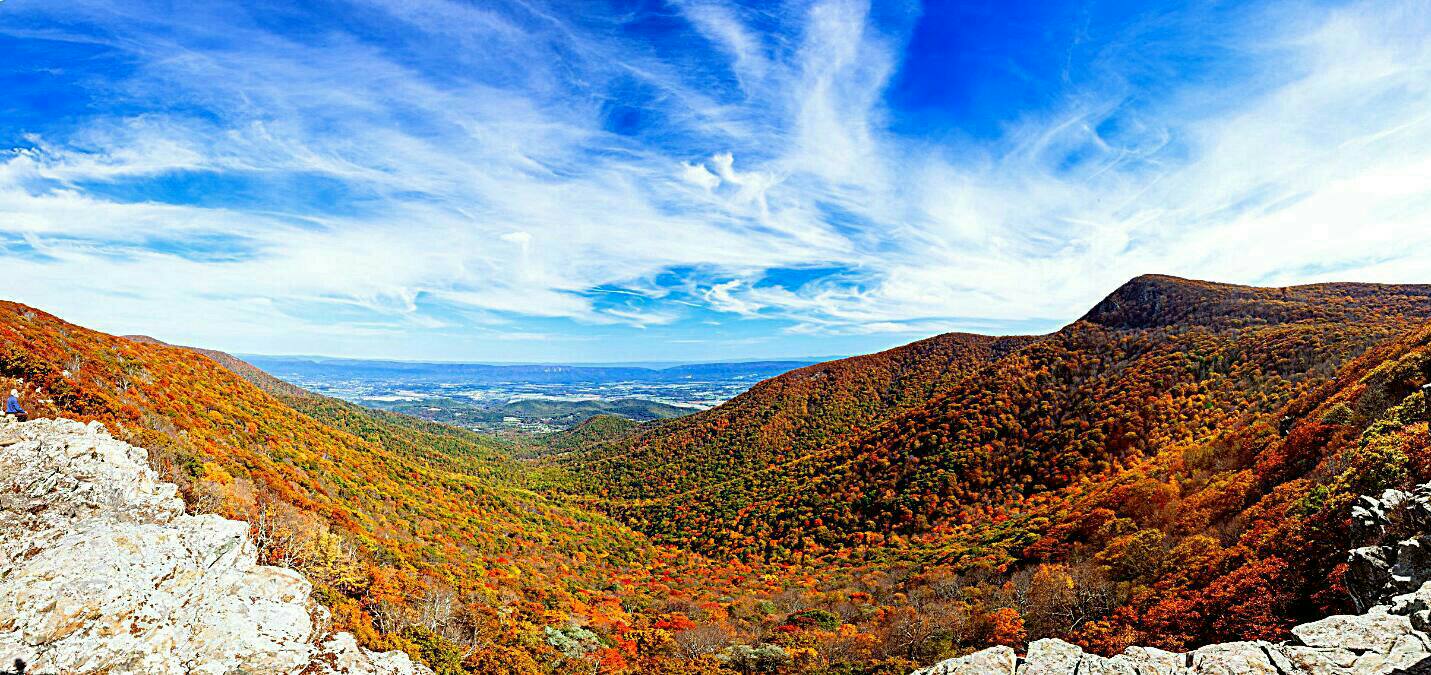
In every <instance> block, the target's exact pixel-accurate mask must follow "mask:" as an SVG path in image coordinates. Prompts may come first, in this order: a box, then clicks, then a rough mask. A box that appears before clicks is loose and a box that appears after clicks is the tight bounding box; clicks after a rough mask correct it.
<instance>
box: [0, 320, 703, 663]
mask: <svg viewBox="0 0 1431 675" xmlns="http://www.w3.org/2000/svg"><path fill="white" fill-rule="evenodd" d="M221 360H223V361H225V362H227V363H230V364H232V363H234V362H233V361H229V360H228V359H221ZM240 370H241V371H242V370H243V369H242V367H240ZM257 379H259V380H260V381H262V382H266V380H263V378H257ZM0 385H5V386H7V387H11V386H13V387H16V388H19V389H21V396H22V398H23V399H24V400H25V401H26V404H27V408H28V409H29V411H30V414H31V416H32V417H37V418H40V417H44V418H54V417H61V416H63V417H69V418H72V419H78V420H81V421H84V422H89V421H97V422H101V423H103V424H104V425H105V426H106V427H107V428H109V429H110V430H111V431H112V432H113V433H114V434H115V436H116V437H117V438H118V439H120V440H123V441H126V442H129V443H132V444H135V445H140V446H142V447H146V448H148V449H149V453H148V462H149V464H150V466H151V467H153V468H154V469H155V470H156V471H157V473H158V475H159V476H160V477H161V478H162V479H163V480H165V481H168V482H171V483H174V484H176V485H177V486H178V487H179V490H180V494H181V496H182V497H183V499H184V501H185V503H187V504H188V506H189V508H190V510H191V511H192V512H194V513H198V514H208V513H214V514H218V515H221V516H224V517H227V518H232V519H235V520H243V521H247V522H249V523H251V524H252V536H253V539H254V541H255V543H256V545H257V548H258V555H259V560H260V562H263V563H266V564H273V565H278V566H281V567H286V568H290V569H294V570H296V571H298V572H300V573H302V574H303V575H304V576H305V577H306V578H307V579H308V580H309V581H311V582H312V584H313V587H314V593H313V595H314V598H315V600H317V601H318V602H321V603H322V604H324V605H325V606H327V607H328V608H329V610H331V614H332V617H333V622H334V625H335V627H336V628H339V629H346V630H350V631H352V633H353V634H354V635H355V637H356V638H357V640H358V642H359V643H360V644H362V645H363V646H364V647H366V648H370V649H376V650H388V649H401V650H403V651H406V652H408V653H410V654H412V655H413V656H414V657H416V658H418V659H420V660H421V661H423V662H424V663H426V664H428V665H429V666H432V667H433V668H434V670H437V671H438V672H462V671H463V669H464V668H466V669H468V670H471V671H472V672H499V671H500V672H543V670H544V668H545V666H543V665H541V664H545V663H549V662H554V661H565V660H570V659H572V658H576V657H575V656H572V655H570V654H577V652H579V656H580V657H581V659H582V660H585V661H587V662H592V663H595V662H599V661H601V660H603V659H613V658H619V657H620V655H619V654H618V653H616V652H613V651H611V650H610V649H609V644H602V643H599V642H598V641H597V634H596V633H593V632H589V631H588V632H582V633H580V634H579V635H578V638H579V639H577V638H573V639H574V640H575V642H573V643H572V644H567V643H566V642H561V643H560V644H562V645H564V646H565V647H566V648H567V649H566V651H565V652H564V651H562V649H559V648H558V647H557V646H554V643H556V642H558V641H557V640H556V639H555V638H553V639H552V640H547V639H546V636H544V634H543V630H544V629H546V628H551V629H552V630H555V631H564V630H568V629H573V628H572V627H573V626H582V627H583V631H587V629H588V628H590V629H592V630H599V631H601V632H602V634H606V633H609V632H610V631H611V630H612V626H613V625H616V623H615V622H619V621H627V622H629V621H632V619H630V618H629V615H628V614H627V613H626V612H624V611H622V610H620V607H619V604H617V603H618V602H619V600H627V601H631V602H636V603H645V604H656V603H657V602H658V598H660V597H664V592H657V591H652V590H649V589H648V588H647V587H645V586H642V585H641V583H642V581H643V580H644V579H647V578H649V577H650V575H651V571H650V568H651V567H652V566H656V565H664V566H665V567H666V568H667V569H665V570H663V572H662V574H663V575H668V574H670V573H671V571H672V570H678V569H680V568H679V567H677V566H675V565H674V563H670V564H667V563H666V559H667V558H669V557H671V556H668V555H667V554H664V553H662V552H660V551H656V550H653V549H652V548H651V547H650V545H649V544H648V543H647V542H646V541H645V539H644V538H643V537H642V536H641V535H639V534H637V533H634V532H632V531H630V530H628V529H626V528H625V527H623V526H620V525H619V524H617V523H615V522H613V521H611V520H610V519H608V518H606V517H604V516H601V515H598V514H594V513H591V512H589V511H585V510H583V509H580V508H576V507H573V506H570V505H567V504H565V503H563V502H562V501H561V500H557V499H552V498H549V497H545V496H543V495H540V494H537V493H535V492H533V491H532V490H531V489H530V487H529V483H530V479H529V478H528V476H527V473H526V471H525V469H524V467H522V466H521V465H520V464H519V463H517V462H516V461H514V460H512V459H511V458H510V456H509V455H508V454H507V448H506V447H505V446H503V445H501V444H499V443H497V442H495V441H492V440H489V439H485V438H482V437H478V436H476V435H475V434H472V433H469V432H465V431H462V430H459V429H454V428H451V427H445V426H442V425H437V424H432V423H428V422H423V421H421V420H416V419H412V418H409V417H404V416H401V415H397V414H393V413H383V412H380V411H372V410H368V409H365V408H361V407H359V406H355V405H351V404H347V403H344V402H342V401H337V400H334V399H328V398H324V397H319V396H314V395H311V394H308V393H306V392H301V393H300V394H299V395H292V396H288V395H284V394H282V393H281V392H282V391H287V390H288V389H287V388H286V387H272V388H273V389H275V390H277V391H279V392H280V394H279V395H277V396H275V395H274V394H271V393H268V392H267V391H264V390H263V389H260V388H259V387H258V386H255V385H254V384H253V383H251V382H249V381H248V380H246V379H244V378H241V377H239V376H237V375H235V374H234V373H232V372H230V371H229V370H228V369H226V368H225V367H223V366H221V365H220V363H219V362H217V361H215V360H213V359H211V358H210V357H209V356H206V355H204V354H201V353H198V352H195V351H193V350H189V349H184V348H178V347H170V346H166V345H162V344H157V343H154V342H151V341H135V340H129V339H124V338H119V337H115V336H110V335H105V334H103V333H98V332H95V331H91V330H88V329H85V328H82V327H79V326H75V325H73V324H68V323H65V322H63V321H61V320H60V319H58V318H56V317H54V316H52V315H49V314H46V313H44V312H42V311H39V310H36V309H33V308H29V307H25V306H23V305H18V304H15V303H8V302H7V303H0ZM699 564H700V563H699V561H697V562H696V563H693V564H692V565H693V566H694V567H695V568H696V569H700V568H699ZM693 576H696V577H705V578H713V577H716V575H710V574H705V575H702V574H693ZM615 579H622V580H626V582H625V583H626V584H628V585H629V586H628V587H626V588H624V589H623V590H622V591H621V592H620V593H619V594H618V593H617V591H616V587H613V580H615ZM698 588H699V584H696V585H693V586H692V589H693V590H696V589H698ZM718 592H725V590H724V588H723V589H721V590H719V591H716V590H712V591H710V592H709V593H708V594H707V593H703V594H702V597H705V596H706V595H710V596H714V595H715V594H716V593H718ZM643 598H644V599H643ZM618 599H619V600H618ZM651 620H652V621H654V619H651ZM647 623H649V621H648V622H647ZM561 634H562V635H565V633H561ZM462 636H466V637H462ZM459 639H460V640H464V642H462V643H460V644H461V646H459V643H458V642H457V640H459ZM474 640H480V644H481V645H482V649H480V650H473V649H472V645H474V644H479V642H474ZM573 645H575V646H573ZM568 652H570V654H568Z"/></svg>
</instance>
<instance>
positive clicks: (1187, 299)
mask: <svg viewBox="0 0 1431 675" xmlns="http://www.w3.org/2000/svg"><path fill="white" fill-rule="evenodd" d="M1257 290H1260V289H1255V288H1252V287H1250V286H1235V285H1232V284H1218V283H1212V282H1208V281H1197V280H1193V279H1184V278H1182V277H1174V276H1168V275H1165V274H1144V275H1142V276H1138V277H1134V278H1133V279H1130V280H1129V281H1128V282H1127V283H1125V284H1123V285H1122V286H1119V287H1118V289H1117V290H1115V291H1113V292H1112V293H1110V294H1109V295H1108V297H1106V298H1104V299H1103V301H1102V302H1099V303H1098V304H1097V305H1094V306H1093V309H1091V310H1089V311H1088V313H1087V314H1085V315H1083V318H1082V320H1083V321H1088V322H1091V323H1096V324H1099V325H1102V326H1107V327H1109V328H1152V327H1156V326H1165V325H1169V324H1172V323H1177V322H1178V321H1181V320H1183V319H1186V318H1187V317H1188V316H1189V315H1191V314H1192V313H1194V312H1195V311H1196V310H1197V309H1198V308H1199V307H1203V306H1206V305H1208V304H1210V303H1214V302H1217V301H1219V300H1224V299H1227V298H1230V297H1235V296H1238V295H1243V294H1247V293H1249V292H1254V291H1257Z"/></svg>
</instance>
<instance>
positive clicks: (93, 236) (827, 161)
mask: <svg viewBox="0 0 1431 675" xmlns="http://www.w3.org/2000/svg"><path fill="white" fill-rule="evenodd" d="M564 9H566V10H567V11H565V12H563V11H559V10H558V9H556V8H544V7H541V6H539V5H537V4H526V3H523V4H515V5H512V6H496V5H493V6H485V5H484V6H478V5H472V4H468V3H464V2H458V1H456V0H415V1H414V2H404V3H376V2H355V3H353V5H352V6H351V7H350V8H348V11H347V12H346V14H347V16H348V19H347V20H345V21H341V22H340V21H332V20H330V19H331V17H324V16H317V15H313V14H309V13H307V12H306V11H305V10H294V9H288V8H284V7H280V6H269V5H267V4H264V3H246V4H238V3H234V4H228V3H213V4H209V3H205V4H204V6H202V7H193V8H189V7H186V8H184V9H182V10H180V11H158V9H157V8H155V7H149V6H146V5H145V3H142V2H138V3H117V2H105V1H98V0H95V1H90V2H76V3H66V6H65V7H63V8H60V7H57V6H54V5H49V4H45V3H21V2H13V3H5V5H3V6H0V14H4V15H5V20H4V21H3V22H0V38H3V39H5V40H8V41H12V42H14V43H17V44H18V43H22V42H23V43H42V44H47V45H54V46H55V47H54V48H55V49H56V50H58V51H60V52H63V51H64V50H65V49H68V48H73V49H78V48H79V47H77V46H78V45H84V46H85V47H84V48H85V49H91V50H98V51H99V52H101V53H103V54H105V55H107V59H108V60H106V61H105V63H106V64H108V65H106V66H105V68H106V70H105V71H104V72H95V73H74V72H70V73H69V74H68V75H67V76H66V77H67V78H68V79H66V80H64V81H65V82H66V83H67V85H68V86H71V87H73V88H74V89H75V91H77V92H79V93H78V94H77V96H78V97H79V98H78V99H77V100H76V101H73V102H71V103H72V104H71V106H70V108H69V109H67V110H65V111H63V112H64V117H63V122H64V123H60V122H58V121H56V122H53V123H49V122H46V123H38V122H37V123H35V124H34V125H33V126H34V127H35V128H29V125H25V124H19V123H13V124H15V126H13V127H12V128H8V129H5V131H6V133H7V135H8V136H9V137H12V138H15V139H18V140H17V143H16V144H17V148H16V149H15V150H13V151H11V152H9V153H8V154H7V155H5V156H4V157H3V159H0V220H3V222H4V230H5V234H3V235H0V259H3V266H4V269H5V270H6V275H7V277H8V284H7V285H8V287H9V290H8V292H7V293H6V294H7V295H12V296H14V297H17V298H18V299H21V300H24V301H28V302H32V303H35V304H39V305H42V306H45V307H47V308H50V309H54V310H56V311H61V312H62V313H65V314H66V315H67V316H69V317H73V318H74V319H76V320H80V321H86V322H90V323H94V324H96V325H100V326H105V327H112V328H113V329H115V330H124V331H134V330H141V329H143V330H150V331H154V332H165V331H167V333H166V335H168V336H172V337H174V338H176V339H177V338H183V339H185V340H188V341H195V342H200V341H201V342H205V343H208V344H215V345H219V346H225V345H232V346H233V347H234V348H236V349H242V350H246V351H305V352H313V351H329V352H347V353H375V352H381V353H387V354H390V355H396V356H424V355H428V354H424V353H419V352H416V351H414V350H433V349H436V350H439V351H441V352H442V353H441V354H440V355H442V356H452V355H457V354H461V355H469V356H476V355H479V354H480V353H481V350H480V349H474V350H471V351H464V347H463V346H462V337H461V336H463V335H468V336H476V337H477V338H479V339H487V338H485V337H482V336H483V335H487V334H488V333H487V331H490V330H492V329H493V328H494V327H500V330H502V331H504V332H507V333H510V334H514V335H515V334H524V335H531V336H540V335H550V334H553V333H554V332H555V331H554V329H557V330H564V331H568V332H577V333H579V332H582V331H587V330H605V329H606V327H622V326H625V327H630V328H636V329H638V330H637V331H636V333H635V334H640V333H644V334H646V335H647V337H638V338H636V339H647V340H665V341H673V340H678V339H691V334H695V333H699V332H700V331H702V330H704V329H705V327H706V324H707V322H710V321H712V320H713V319H714V320H717V321H736V322H739V321H752V320H760V321H764V320H773V321H776V322H779V325H781V326H783V327H784V329H785V331H786V332H787V333H788V334H791V335H803V336H807V337H808V336H821V335H851V334H880V333H888V334H900V335H914V334H919V333H928V332H937V331H939V330H943V329H961V328H962V329H974V330H986V331H987V330H994V331H998V330H1001V329H1005V330H1012V329H1018V328H1022V327H1025V326H1027V325H1029V324H1028V321H1029V320H1035V321H1037V320H1045V321H1047V322H1048V323H1049V324H1052V323H1055V322H1057V321H1059V320H1067V319H1070V318H1072V317H1074V316H1076V315H1077V314H1079V313H1080V312H1081V311H1082V310H1083V309H1085V308H1086V307H1087V306H1088V305H1089V304H1091V303H1092V302H1094V301H1096V299H1097V298H1098V297H1099V296H1100V295H1101V294H1103V293H1105V292H1107V291H1108V290H1109V289H1111V288H1112V287H1113V286H1116V285H1117V284H1118V283H1120V282H1121V281H1123V280H1125V279H1126V278H1128V277H1130V276H1133V275H1135V274H1139V273H1144V272H1166V273H1173V274H1183V275H1186V276H1193V277H1201V278H1214V279H1220V280H1228V281H1240V282H1254V283H1290V282H1299V281H1315V280H1323V279H1333V278H1335V279H1367V280H1385V281H1427V279H1426V278H1425V274H1426V270H1428V269H1431V184H1428V183H1427V182H1426V181H1425V179H1424V177H1425V176H1426V175H1428V173H1431V113H1428V112H1427V111H1431V85H1428V83H1431V44H1428V43H1427V41H1426V40H1425V39H1424V38H1425V35H1427V34H1428V33H1431V18H1428V17H1427V16H1426V14H1425V12H1424V11H1419V10H1422V9H1424V8H1421V7H1418V3H1414V2H1399V3H1398V2H1367V3H1352V4H1346V5H1341V6H1338V7H1335V8H1331V9H1326V8H1319V9H1317V10H1316V11H1313V10H1311V9H1306V8H1302V7H1291V6H1282V5H1278V4H1269V5H1266V6H1262V7H1257V8H1254V9H1249V10H1247V11H1246V12H1245V13H1243V14H1241V15H1239V17H1238V18H1239V20H1240V22H1241V23H1239V24H1238V25H1239V26H1240V28H1239V29H1238V30H1237V31H1234V32H1231V33H1228V34H1226V35H1225V37H1223V38H1221V41H1222V43H1221V44H1220V45H1219V48H1220V49H1223V50H1225V51H1226V52H1227V54H1228V55H1229V56H1228V58H1233V59H1237V60H1238V61H1239V62H1241V63H1242V64H1243V68H1242V69H1241V70H1240V72H1239V74H1238V75H1237V77H1236V78H1235V79H1234V80H1233V81H1232V82H1230V83H1229V82H1223V81H1216V82H1211V83H1201V82H1189V83H1187V84H1185V85H1182V86H1172V85H1169V86H1164V87H1162V88H1161V89H1160V90H1159V92H1160V93H1159V95H1158V96H1157V97H1156V98H1150V97H1149V92H1148V91H1147V90H1146V88H1145V87H1142V86H1140V85H1139V84H1138V78H1137V77H1134V73H1133V72H1132V71H1134V70H1139V69H1141V68H1144V67H1145V66H1147V64H1143V63H1139V62H1138V60H1137V49H1136V41H1137V40H1138V39H1140V36H1139V35H1137V34H1130V35H1127V36H1124V38H1123V39H1124V42H1122V43H1110V44H1108V45H1107V46H1106V50H1107V52H1108V54H1109V56H1108V57H1107V58H1105V59H1103V60H1098V61H1097V64H1098V66H1097V71H1096V72H1091V71H1090V72H1069V73H1066V76H1067V77H1066V79H1067V83H1066V87H1065V90H1063V91H1061V92H1060V93H1059V95H1058V96H1057V97H1055V98H1054V100H1055V101H1056V103H1055V104H1054V105H1051V106H1045V107H1041V108H1038V109H1031V110H1028V111H1024V112H1023V113H1022V114H1019V115H1017V116H1011V117H1010V118H1009V119H1007V120H1004V121H1003V126H1002V129H1003V132H1002V133H1001V134H999V135H997V136H996V137H983V136H972V135H960V134H958V133H955V132H956V131H957V129H955V130H950V129H943V130H940V129H929V130H927V132H926V133H920V132H915V131H910V130H909V129H908V128H907V126H900V125H898V124H895V120H896V118H899V117H900V115H902V114H904V112H905V111H901V110H898V109H894V108H892V107H891V105H892V104H891V103H890V102H889V98H888V96H887V92H888V89H889V87H890V86H891V82H892V80H893V78H894V77H895V76H896V74H897V73H899V72H900V69H901V67H903V65H904V63H905V62H906V61H907V59H908V54H907V53H906V50H907V48H908V30H909V27H910V26H911V25H914V24H915V22H917V21H918V20H919V18H918V15H917V12H903V13H900V15H899V16H897V17H894V18H890V17H888V16H877V15H876V12H875V11H874V9H873V8H872V7H871V6H870V5H869V4H867V3H863V2H855V1H853V0H829V1H822V2H809V3H792V4H789V5H781V6H779V7H768V6H765V5H763V4H762V5H760V6H755V7H752V6H740V5H737V4H731V3H726V2H718V1H715V0H710V1H703V2H696V1H694V0H692V1H690V2H680V3H676V4H675V6H674V8H673V9H672V10H671V11H670V12H669V13H665V14H663V15H661V16H660V17H658V18H660V19H661V20H662V21H666V22H668V24H671V25H670V26H668V27H667V28H665V29H663V30H664V31H665V32H654V33H653V32H651V31H642V30H637V29H636V27H637V26H638V25H639V24H640V23H641V21H644V20H646V19H648V18H650V17H641V16H633V15H629V14H607V13H602V12H598V11H594V10H592V9H591V8H589V7H588V8H583V10H582V11H583V12H586V11H590V13H589V14H588V13H573V12H572V11H571V9H572V8H571V7H566V8H564ZM64 45H69V46H70V47H64ZM1115 55H1116V58H1114V56H1115ZM68 67H69V68H76V67H78V68H83V67H84V66H83V65H69V66H68ZM6 126H10V125H9V124H7V125H6ZM955 126H956V127H957V124H956V125H955ZM815 270H824V271H825V272H821V273H818V274H816V273H813V272H812V271H815ZM623 290H624V291H627V292H625V293H621V292H617V293H612V292H609V291H623ZM553 321H555V322H563V323H561V325H560V327H557V326H553V325H551V324H550V322H553ZM357 325H362V326H365V327H367V328H366V329H365V330H367V331H371V330H377V331H378V333H379V334H381V336H383V337H373V336H372V335H370V334H368V333H363V334H358V333H357V332H353V333H345V331H344V329H343V326H357ZM538 325H540V327H538ZM374 327H376V328H374ZM583 327H590V328H583ZM654 327H660V328H661V332H660V334H659V335H656V334H653V333H652V332H651V330H650V329H653V328H654ZM428 333H433V334H435V333H441V334H442V335H443V336H445V337H423V338H417V337H415V336H419V335H425V334H428ZM370 338H371V339H370ZM810 339H814V338H813V337H811V338H810ZM436 340H446V341H447V342H446V343H444V344H442V345H437V344H436V342H434V341H436ZM799 344H817V343H814V342H804V343H799ZM870 344H875V343H870ZM780 349H784V350H786V351H790V349H789V348H788V347H780ZM502 351H503V350H502V348H497V349H495V350H494V351H493V353H498V352H502Z"/></svg>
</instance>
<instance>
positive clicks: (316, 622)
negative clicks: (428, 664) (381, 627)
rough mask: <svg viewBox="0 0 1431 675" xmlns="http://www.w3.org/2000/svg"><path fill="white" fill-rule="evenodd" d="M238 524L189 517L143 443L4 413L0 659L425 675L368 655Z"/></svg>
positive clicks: (60, 668) (0, 431) (54, 666)
mask: <svg viewBox="0 0 1431 675" xmlns="http://www.w3.org/2000/svg"><path fill="white" fill-rule="evenodd" d="M311 590H312V587H311V585H310V584H309V583H308V581H307V580H306V579H304V578H303V577H302V576H301V575H300V574H298V573H297V572H294V571H292V570H288V569H283V568H278V567H269V566H265V565H259V564H257V551H256V549H255V547H254V545H253V543H252V542H251V541H250V540H249V527H248V524H246V523H243V522H239V521H233V520H225V519H223V518H221V517H219V516H216V515H200V516H194V515H186V514H185V513H184V504H183V502H182V500H180V499H179V498H178V496H177V490H176V488H175V487H174V486H173V485H172V484H169V483H163V482H160V481H159V480H158V476H157V474H155V472H154V471H153V470H151V469H150V468H149V466H148V464H147V453H146V451H145V450H144V449H143V448H137V447H134V446H131V445H129V444H127V443H124V442H122V441H119V440H116V439H114V438H113V437H111V436H110V435H109V433H108V432H107V431H106V430H105V428H104V427H103V426H101V425H100V424H98V423H91V424H89V425H84V424H81V423H79V422H73V421H69V420H36V421H32V422H24V423H9V424H4V423H0V664H3V665H4V666H7V667H8V666H9V664H11V663H12V662H13V661H14V660H15V659H20V660H22V661H24V662H25V663H26V665H27V667H28V669H27V671H26V672H28V673H96V672H103V673H116V674H120V673H146V674H147V673H155V674H158V673H206V674H219V673H240V672H248V673H305V674H338V673H348V674H352V675H369V674H371V675H422V674H427V673H430V672H431V671H429V670H428V669H427V668H425V667H423V666H422V665H420V664H414V663H413V662H412V660H411V659H410V658H409V657H408V656H407V655H406V654H402V653H400V652H388V653H374V652H370V651H367V650H365V649H363V648H361V647H359V646H358V645H357V643H356V642H355V641H354V639H353V637H352V636H351V635H349V634H347V633H338V634H329V633H328V631H327V630H326V625H327V623H328V620H327V619H328V614H327V612H326V610H324V609H323V608H322V607H320V606H318V605H316V604H315V603H314V602H313V601H312V600H311V599H310V598H309V594H310V592H311Z"/></svg>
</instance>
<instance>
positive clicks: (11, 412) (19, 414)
mask: <svg viewBox="0 0 1431 675" xmlns="http://www.w3.org/2000/svg"><path fill="white" fill-rule="evenodd" d="M5 415H6V416H7V417H14V418H15V419H17V420H20V421H21V422H24V421H25V420H27V419H29V418H30V413H27V412H25V409H24V408H21V407H20V392H18V391H16V390H14V389H11V390H10V398H8V399H6V400H5Z"/></svg>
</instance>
